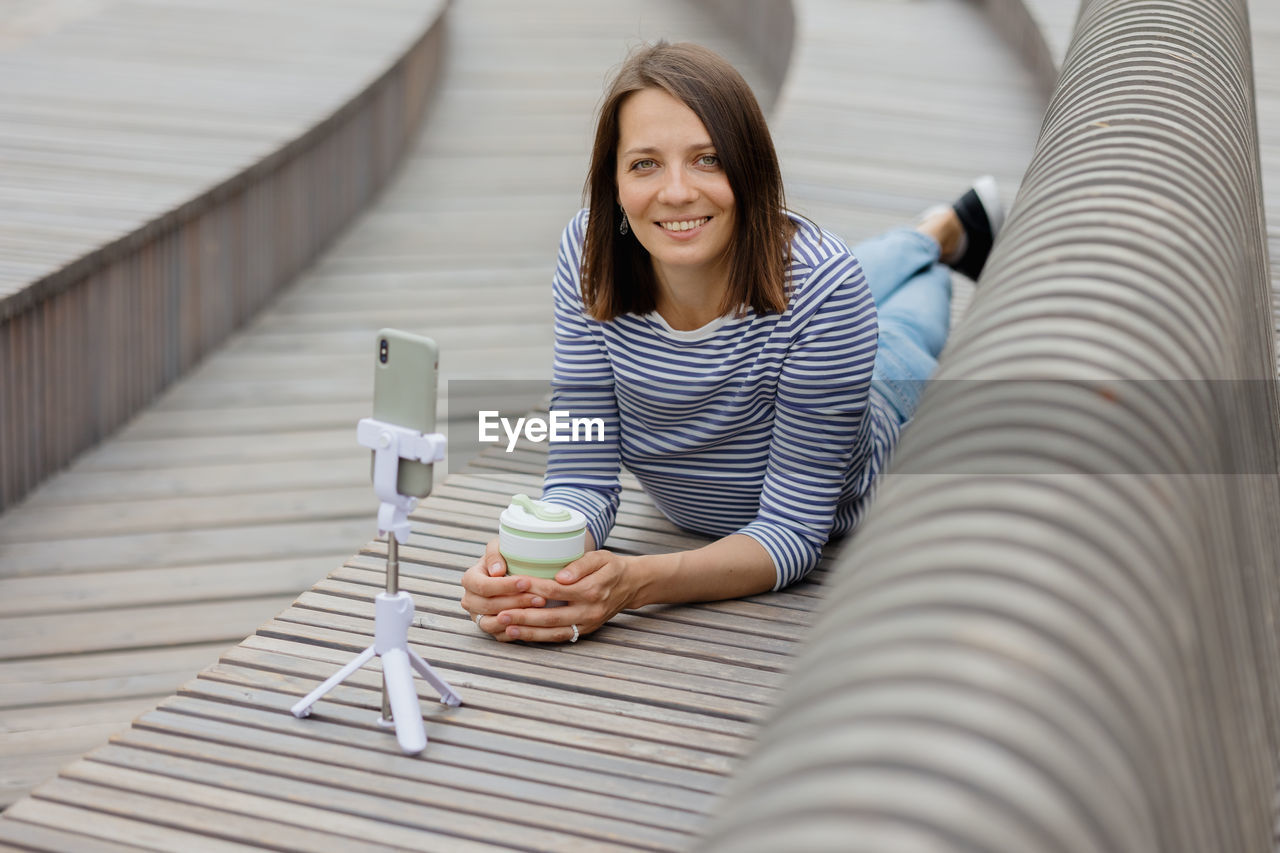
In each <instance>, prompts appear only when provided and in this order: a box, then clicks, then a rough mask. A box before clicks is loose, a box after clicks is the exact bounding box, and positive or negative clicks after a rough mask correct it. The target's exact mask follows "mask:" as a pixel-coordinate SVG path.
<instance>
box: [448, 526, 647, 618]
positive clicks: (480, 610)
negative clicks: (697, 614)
mask: <svg viewBox="0 0 1280 853" xmlns="http://www.w3.org/2000/svg"><path fill="white" fill-rule="evenodd" d="M628 562H629V558H627V557H623V556H620V555H618V554H614V553H613V552H612V551H589V552H588V553H586V554H584V555H583V556H582V557H580V558H578V559H577V560H575V561H574V562H572V563H570V564H569V565H567V566H565V567H564V568H563V569H561V570H560V572H558V573H557V574H556V577H555V578H554V579H551V578H535V577H528V576H526V575H508V574H507V565H506V561H504V560H503V559H502V555H501V554H500V553H499V552H498V540H496V539H495V540H493V541H492V542H490V543H489V545H488V547H486V548H485V553H484V557H482V558H481V559H480V560H479V561H478V562H476V564H475V565H473V566H471V568H469V569H467V570H466V571H465V572H464V573H463V575H462V589H463V593H462V602H461V603H462V609H463V610H465V611H467V613H469V614H471V617H472V619H473V620H475V623H476V624H477V625H479V626H480V630H482V631H484V632H485V633H488V634H492V635H493V636H494V637H496V638H497V639H499V640H501V641H503V642H509V641H511V640H524V641H527V642H534V643H563V642H566V641H568V640H571V639H573V637H574V630H573V626H575V625H576V626H577V628H578V634H579V635H582V634H590V633H591V632H592V631H595V630H597V629H598V628H599V627H600V626H601V625H603V624H604V623H606V622H608V621H609V620H610V619H612V618H613V617H614V615H615V614H616V613H618V612H619V611H621V610H623V609H625V608H626V607H628V606H629V602H630V601H631V600H632V599H633V597H634V595H635V593H636V591H637V586H636V583H635V579H634V577H632V576H630V575H629V573H628V571H627V566H628ZM632 574H634V573H632ZM548 601H563V602H566V603H565V604H564V605H563V606H560V607H547V602H548Z"/></svg>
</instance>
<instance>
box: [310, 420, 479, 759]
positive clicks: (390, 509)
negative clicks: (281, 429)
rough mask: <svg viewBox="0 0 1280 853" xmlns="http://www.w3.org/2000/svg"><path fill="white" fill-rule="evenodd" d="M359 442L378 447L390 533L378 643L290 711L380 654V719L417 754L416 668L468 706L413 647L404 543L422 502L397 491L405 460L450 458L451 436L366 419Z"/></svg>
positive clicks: (377, 468)
mask: <svg viewBox="0 0 1280 853" xmlns="http://www.w3.org/2000/svg"><path fill="white" fill-rule="evenodd" d="M356 440H357V441H359V442H360V444H361V445H362V446H364V447H369V448H372V450H373V454H374V455H373V488H374V493H375V494H376V495H377V496H378V500H379V501H381V504H380V505H379V507H378V531H379V533H386V534H387V591H386V592H380V593H378V595H377V596H376V597H375V598H374V623H373V624H374V628H373V634H374V640H373V645H372V646H369V647H368V648H367V649H365V650H364V651H362V652H361V653H360V654H358V655H356V656H355V657H354V658H353V659H352V660H350V661H348V662H347V664H346V666H344V667H342V669H340V670H338V671H337V672H335V673H334V674H333V675H331V676H330V677H329V678H328V679H327V680H326V681H325V682H324V683H323V684H321V685H320V686H319V687H317V688H316V689H315V690H312V691H311V692H310V693H308V694H307V696H306V698H304V699H302V700H301V701H299V702H298V703H297V704H295V705H294V706H293V707H292V708H291V709H290V710H291V711H292V712H293V715H294V716H295V717H298V718H302V717H306V716H308V715H310V713H311V706H312V705H314V704H315V703H316V702H318V701H319V700H320V697H322V696H324V695H325V694H326V693H328V692H329V691H330V690H332V689H333V688H335V687H337V686H338V685H339V684H341V683H342V682H343V681H345V680H346V679H347V677H348V676H350V675H351V674H352V673H353V672H355V671H356V670H358V669H359V668H360V667H362V666H364V665H365V664H366V663H368V662H369V659H370V658H372V657H373V656H374V655H377V656H378V657H379V659H381V661H382V715H381V716H380V717H379V723H381V724H382V725H394V726H395V729H396V740H398V741H399V742H400V748H401V749H402V750H403V751H404V752H405V754H406V755H417V754H418V753H419V752H422V750H424V749H426V746H427V732H426V728H425V726H423V723H422V708H421V707H420V706H419V705H418V689H417V687H416V686H415V684H414V680H413V673H414V671H415V670H416V671H417V673H418V674H419V675H421V676H422V678H423V679H424V680H425V681H426V682H427V683H428V684H430V685H431V686H432V687H434V688H435V690H436V692H437V693H439V694H440V701H441V702H442V703H443V704H445V705H449V706H451V707H456V706H458V705H461V704H462V697H461V696H459V695H458V694H457V693H456V692H455V691H454V689H453V688H452V687H450V686H449V684H448V682H446V681H445V680H444V679H443V678H441V677H440V676H438V675H437V674H436V673H435V671H434V670H432V669H431V665H430V664H429V663H427V662H426V661H425V660H423V659H422V657H421V655H419V654H418V653H417V652H415V651H414V650H413V649H411V648H409V627H410V626H411V625H412V624H413V596H411V595H409V593H407V592H403V591H401V590H399V589H398V588H397V587H398V586H399V583H400V580H399V571H400V558H399V545H400V543H403V542H406V541H408V539H409V518H408V516H409V513H410V512H412V511H413V508H414V507H415V506H416V505H417V503H418V499H417V498H415V497H411V496H407V495H402V494H400V493H399V492H397V491H396V479H397V477H398V475H399V470H400V460H401V459H408V460H410V461H413V462H426V463H432V462H439V461H440V460H441V459H443V458H444V449H445V446H446V443H445V437H444V436H443V435H441V434H440V433H429V434H424V433H420V432H417V431H415V430H412V429H407V428H405V427H401V426H396V425H395V424H389V423H384V422H382V421H376V420H374V419H373V418H365V419H363V420H361V421H360V423H359V425H358V426H357V427H356Z"/></svg>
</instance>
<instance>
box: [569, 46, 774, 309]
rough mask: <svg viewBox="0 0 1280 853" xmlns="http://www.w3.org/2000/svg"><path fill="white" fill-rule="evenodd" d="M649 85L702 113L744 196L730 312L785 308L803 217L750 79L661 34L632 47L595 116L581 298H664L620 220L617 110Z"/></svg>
mask: <svg viewBox="0 0 1280 853" xmlns="http://www.w3.org/2000/svg"><path fill="white" fill-rule="evenodd" d="M642 89H660V90H662V91H664V92H666V93H667V94H669V95H671V96H672V97H674V98H676V99H678V100H680V101H681V102H683V103H684V104H685V105H686V106H688V107H689V108H690V109H691V110H693V112H694V114H695V115H697V117H698V118H699V119H700V120H701V121H702V124H703V126H704V127H706V129H707V132H708V133H709V134H710V135H711V144H712V145H713V146H714V147H715V150H716V154H717V155H718V156H719V158H720V162H721V164H722V167H723V168H724V171H725V176H726V177H727V178H728V180H729V188H730V189H731V190H732V191H733V198H734V203H735V205H736V217H735V218H736V220H737V222H736V228H735V233H734V239H733V241H732V243H731V245H730V263H729V270H730V273H729V276H730V277H729V289H728V291H727V292H726V294H725V301H724V304H723V305H722V306H721V310H722V313H728V312H730V311H734V310H739V309H741V308H744V307H746V306H750V307H751V308H752V309H754V310H755V311H756V312H757V313H760V314H765V313H771V312H778V313H780V312H782V311H785V310H786V308H787V299H788V293H787V286H786V270H787V266H788V264H789V258H790V243H791V236H792V234H793V233H794V231H795V226H794V225H793V223H792V222H791V220H790V218H789V217H788V216H787V213H786V210H785V200H784V196H783V188H782V170H781V169H780V168H779V166H778V155H777V152H776V151H774V148H773V138H772V137H771V136H770V135H769V126H768V124H767V123H766V122H765V119H764V113H762V112H761V110H760V105H759V103H757V102H756V98H755V95H754V94H753V93H752V91H751V87H750V86H748V85H747V82H746V80H744V79H742V75H741V74H739V73H738V71H737V69H735V68H734V67H733V66H732V65H730V64H729V63H728V62H727V61H726V60H725V59H724V58H723V57H721V56H720V55H719V54H717V53H715V52H714V51H711V50H709V49H707V48H705V47H702V46H701V45H696V44H689V43H679V44H668V43H667V42H662V41H660V42H658V43H656V44H653V45H649V46H647V47H643V48H641V49H639V50H637V51H635V52H633V53H632V54H631V56H630V57H628V58H627V60H626V62H625V63H623V65H622V68H621V69H620V70H619V71H618V73H617V75H616V76H615V77H614V79H613V84H612V85H611V86H610V88H609V91H608V93H607V94H606V95H605V98H604V102H603V104H602V105H601V107H600V117H599V120H598V121H597V123H596V138H595V145H594V147H593V148H592V152H591V167H590V169H589V170H588V172H587V182H586V187H585V188H584V191H583V194H584V195H585V196H586V200H587V206H588V208H589V214H588V219H587V234H586V240H585V245H584V247H583V253H582V270H581V273H582V300H583V303H584V304H585V305H586V308H587V313H588V314H590V316H592V317H593V318H595V319H597V320H602V321H605V320H612V319H613V318H615V317H617V316H618V315H620V314H627V313H636V314H646V313H648V312H650V311H653V310H654V308H655V306H656V298H657V281H656V280H655V278H654V272H653V265H652V263H651V262H650V260H649V253H648V252H647V251H645V248H644V247H643V246H641V245H640V241H639V240H637V239H636V238H635V236H634V235H626V236H624V235H622V234H620V233H619V226H620V225H621V223H622V212H621V211H620V210H619V208H618V204H617V198H618V184H617V159H618V142H619V136H620V129H619V120H618V119H619V113H620V112H621V109H622V104H623V102H624V101H625V100H626V99H627V97H629V96H630V95H631V94H633V93H634V92H638V91H640V90H642Z"/></svg>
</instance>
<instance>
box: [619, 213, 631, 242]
mask: <svg viewBox="0 0 1280 853" xmlns="http://www.w3.org/2000/svg"><path fill="white" fill-rule="evenodd" d="M618 210H621V211H622V224H621V225H619V226H618V233H619V234H621V235H622V236H623V237H625V236H627V234H629V233H630V232H631V223H629V222H627V211H626V210H625V209H624V208H623V206H622V205H618Z"/></svg>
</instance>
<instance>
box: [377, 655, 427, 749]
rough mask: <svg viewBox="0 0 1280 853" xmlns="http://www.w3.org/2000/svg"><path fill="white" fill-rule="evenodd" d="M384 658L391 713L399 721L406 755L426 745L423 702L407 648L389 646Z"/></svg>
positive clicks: (398, 728)
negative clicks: (419, 702) (419, 696)
mask: <svg viewBox="0 0 1280 853" xmlns="http://www.w3.org/2000/svg"><path fill="white" fill-rule="evenodd" d="M380 657H381V658H382V677H383V679H384V680H385V682H386V685H387V697H388V698H389V699H390V700H391V716H392V718H393V719H394V720H395V724H396V740H398V741H400V748H401V749H402V750H404V754H405V755H417V754H418V753H419V752H422V750H424V749H426V748H427V729H426V726H424V725H423V723H422V706H421V705H419V704H418V688H417V687H416V686H414V682H413V670H411V669H410V668H409V655H408V654H407V653H406V651H405V649H403V648H398V649H387V650H386V651H385V652H383V653H382V654H381V655H380Z"/></svg>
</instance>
